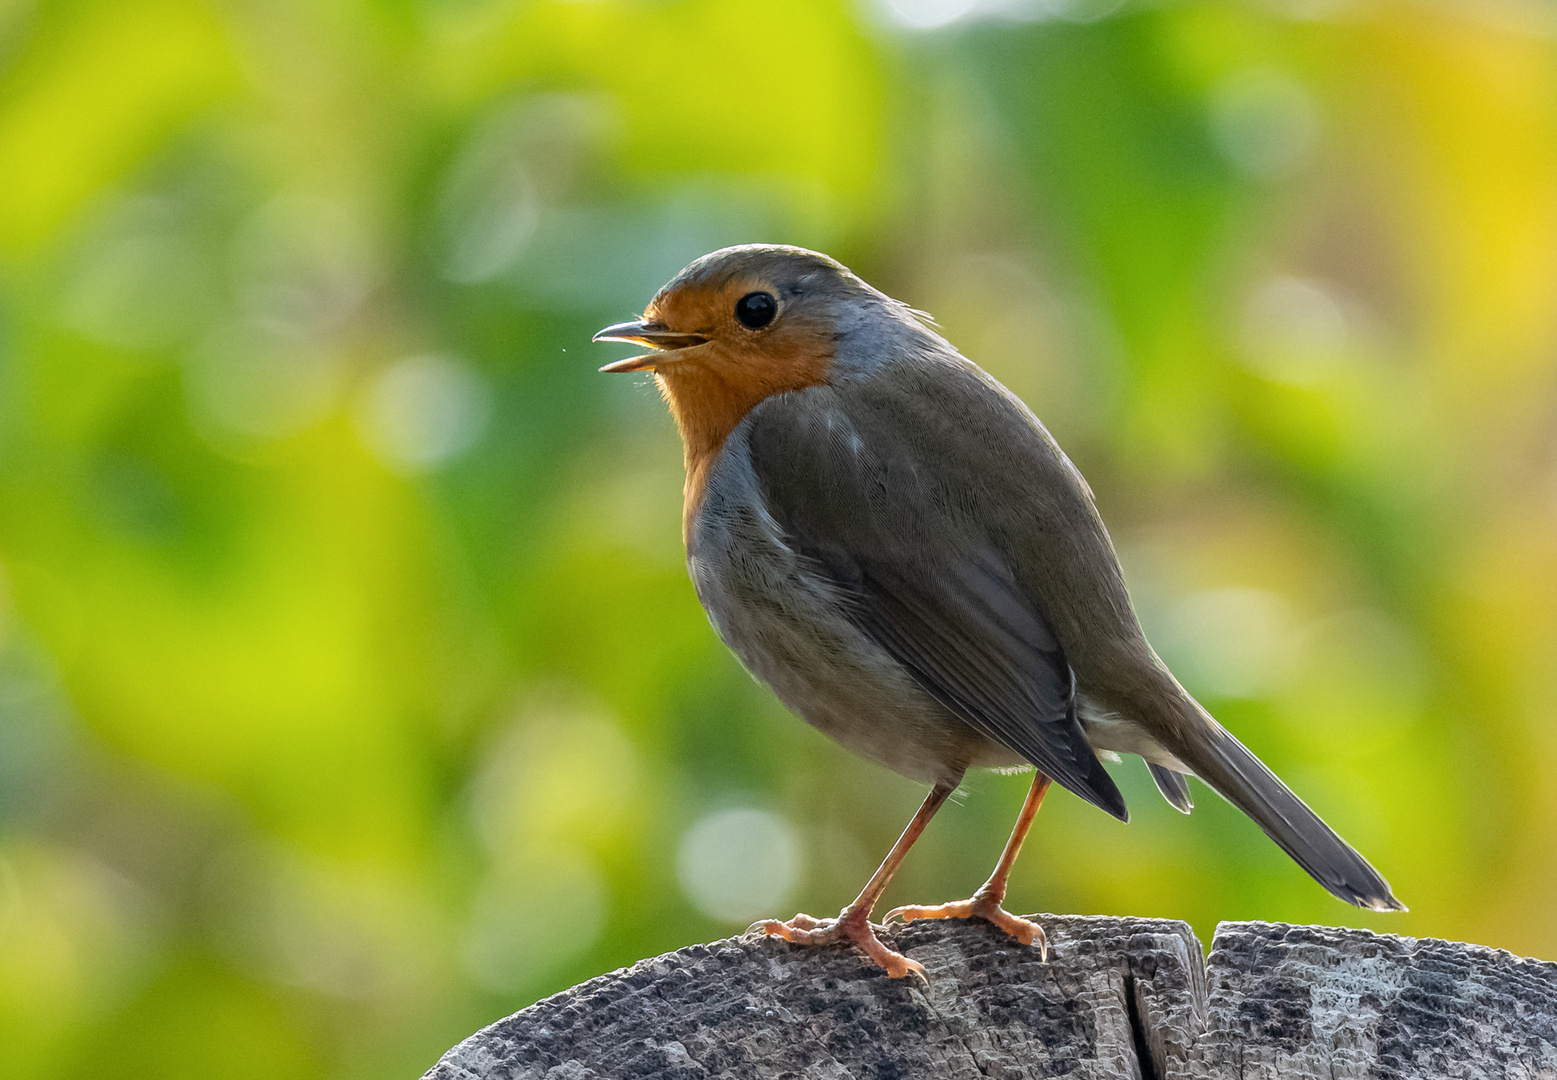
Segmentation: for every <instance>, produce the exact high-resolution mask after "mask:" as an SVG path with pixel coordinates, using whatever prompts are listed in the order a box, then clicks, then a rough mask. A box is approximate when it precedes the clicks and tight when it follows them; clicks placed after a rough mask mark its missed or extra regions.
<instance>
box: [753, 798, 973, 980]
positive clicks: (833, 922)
mask: <svg viewBox="0 0 1557 1080" xmlns="http://www.w3.org/2000/svg"><path fill="white" fill-rule="evenodd" d="M952 790H953V787H951V786H947V785H945V784H937V785H936V786H935V787H933V788H931V789H930V794H929V795H927V796H925V800H924V803H923V805H921V806H920V807H919V812H918V813H916V814H915V815H914V819H913V820H912V821H910V822H909V823H908V828H906V829H904V830H903V835H902V836H900V837H898V838H897V843H895V844H893V845H892V850H891V851H889V852H887V857H886V858H885V859H884V860H882V863H881V865H880V866H879V867H877V868H876V872H875V873H874V874H872V875H871V879H870V880H869V881H868V882H866V883H865V888H864V889H862V890H861V891H860V895H859V896H857V897H855V898H854V903H852V904H850V905H849V906H848V907H846V908H844V909H843V910H842V911H840V912H839V913H838V917H837V918H836V919H813V918H812V917H811V916H809V915H796V916H795V917H794V918H793V919H790V920H789V921H788V922H779V921H778V920H777V919H767V920H764V921H763V922H758V923H753V924H752V925H751V927H750V930H761V931H762V932H763V933H764V934H773V935H774V936H776V937H781V938H783V939H784V940H785V941H790V942H794V943H795V944H796V945H831V944H834V943H835V942H839V941H852V942H854V943H855V944H856V945H858V946H859V947H860V948H861V949H863V950H864V952H865V955H866V956H868V957H870V958H871V959H872V960H874V961H875V962H876V963H877V964H879V965H881V966H882V967H883V968H885V969H886V972H887V974H888V975H890V976H892V977H893V978H894V979H901V978H902V977H903V976H904V975H917V976H919V978H920V979H923V978H924V967H923V966H922V965H921V964H920V963H919V962H918V961H916V960H910V959H909V958H908V957H906V956H904V955H903V954H902V953H899V952H893V951H892V950H891V949H889V948H887V947H886V946H885V945H883V944H882V943H881V939H880V938H878V937H876V931H875V930H874V929H872V927H871V925H870V913H871V912H872V911H874V910H875V909H876V902H877V901H878V900H880V899H881V894H882V893H883V892H885V891H886V888H887V882H889V881H891V880H892V875H893V874H895V873H897V868H898V867H899V866H900V865H902V862H903V856H905V855H907V854H908V849H909V848H911V847H913V846H914V841H915V840H917V839H919V834H920V833H922V832H924V827H925V826H926V825H928V824H930V819H931V818H932V817H934V816H935V812H936V811H937V810H939V809H940V808H941V804H942V803H944V802H945V801H946V797H947V796H948V795H950V794H951V793H952ZM750 930H748V933H749V932H750Z"/></svg>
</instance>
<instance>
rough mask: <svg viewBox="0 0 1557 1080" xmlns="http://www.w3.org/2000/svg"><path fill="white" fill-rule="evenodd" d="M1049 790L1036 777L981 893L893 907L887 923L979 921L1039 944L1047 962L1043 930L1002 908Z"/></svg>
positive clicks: (1045, 782)
mask: <svg viewBox="0 0 1557 1080" xmlns="http://www.w3.org/2000/svg"><path fill="white" fill-rule="evenodd" d="M1048 790H1049V778H1048V777H1047V776H1045V775H1044V774H1043V773H1036V774H1034V776H1033V786H1032V788H1030V789H1029V790H1028V792H1027V801H1026V802H1025V803H1023V804H1022V813H1021V814H1020V815H1019V816H1018V817H1017V819H1016V825H1015V826H1014V827H1013V828H1012V829H1011V839H1009V840H1007V841H1006V849H1005V850H1004V851H1002V852H1001V853H1000V861H999V862H998V863H996V864H995V872H994V873H992V874H990V875H989V880H988V881H986V882H984V884H982V885H980V886H979V889H978V892H976V893H974V894H973V896H972V897H971V898H970V899H967V900H958V901H955V902H953V903H950V904H938V905H936V906H935V907H918V906H913V905H910V906H908V907H900V908H893V909H892V910H891V911H889V912H887V917H886V919H885V920H883V921H885V922H891V921H892V920H893V919H902V920H903V921H904V922H905V923H909V922H913V921H914V920H915V919H969V918H979V919H983V920H985V921H986V922H992V923H994V924H995V925H996V926H998V927H1000V929H1002V930H1004V931H1005V932H1006V933H1008V934H1010V935H1011V936H1012V937H1014V938H1016V940H1018V941H1020V942H1021V943H1022V944H1023V945H1032V944H1037V946H1038V947H1039V948H1040V949H1041V950H1043V952H1042V955H1043V958H1044V959H1045V960H1047V959H1048V958H1049V943H1048V941H1047V939H1045V937H1044V935H1043V927H1041V926H1039V925H1038V924H1037V923H1035V922H1032V921H1030V920H1028V919H1023V918H1020V917H1018V916H1016V915H1012V914H1011V913H1010V912H1008V911H1007V910H1006V909H1005V908H1003V907H1001V906H1000V905H1001V903H1002V902H1003V901H1004V900H1005V898H1006V880H1007V879H1008V878H1009V877H1010V876H1011V866H1012V864H1014V863H1015V862H1016V855H1017V852H1019V851H1021V850H1022V841H1023V840H1024V839H1026V837H1027V830H1028V829H1029V828H1031V827H1032V824H1033V818H1035V817H1037V816H1038V807H1040V806H1042V805H1043V795H1044V792H1046V791H1048Z"/></svg>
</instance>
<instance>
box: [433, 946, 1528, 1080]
mask: <svg viewBox="0 0 1557 1080" xmlns="http://www.w3.org/2000/svg"><path fill="white" fill-rule="evenodd" d="M1033 918H1036V919H1037V920H1038V921H1039V922H1041V923H1042V924H1043V926H1044V927H1045V929H1046V930H1047V931H1048V934H1049V945H1050V950H1049V959H1048V962H1047V963H1045V962H1043V961H1041V960H1040V959H1039V954H1038V950H1036V949H1032V948H1027V947H1024V946H1021V945H1018V944H1017V943H1015V942H1014V941H1012V940H1011V939H1010V938H1007V937H1006V936H1005V935H1004V934H1002V933H1000V932H999V931H997V930H995V929H993V928H992V927H990V926H987V925H985V924H982V923H977V922H974V923H967V922H960V921H944V922H921V923H915V924H913V925H911V926H907V927H901V928H895V929H894V930H893V931H892V933H891V935H890V940H891V941H892V943H893V944H894V946H895V947H896V948H898V949H900V950H902V951H903V952H905V953H907V954H908V955H909V956H911V957H913V958H914V959H916V960H918V961H919V962H920V963H921V964H923V965H924V966H925V970H926V972H927V974H928V976H929V986H928V988H925V987H923V986H921V985H920V984H919V983H917V982H915V981H913V980H910V979H901V980H894V979H890V978H888V977H887V976H886V975H885V973H883V972H881V971H880V970H879V969H877V968H875V967H874V966H872V965H870V964H869V963H867V962H866V961H865V960H864V959H863V958H862V957H861V956H860V955H859V954H858V953H857V952H855V951H854V950H852V949H846V948H841V947H840V948H800V947H795V946H791V945H788V944H786V943H784V942H782V941H779V940H776V939H773V938H766V937H758V936H756V935H751V936H746V937H739V938H730V939H727V940H724V941H719V942H714V943H712V944H708V945H694V946H691V947H689V948H685V949H681V950H678V951H677V952H673V953H667V954H665V955H664V956H658V957H655V958H653V959H650V960H644V961H641V962H639V963H637V964H635V965H633V966H632V967H630V968H625V969H622V970H620V971H615V972H612V973H610V974H608V975H603V976H601V977H599V978H596V979H591V980H590V981H588V982H585V983H581V984H580V985H578V986H576V987H574V988H573V989H571V990H566V991H564V992H562V993H560V994H557V995H555V996H553V997H550V998H547V999H546V1000H544V1001H540V1002H537V1003H536V1004H534V1005H532V1006H530V1007H529V1008H527V1009H523V1010H521V1011H519V1012H517V1013H515V1014H514V1015H513V1016H510V1017H508V1018H507V1019H505V1020H500V1021H498V1022H497V1023H495V1024H493V1025H491V1026H490V1027H487V1028H484V1029H483V1030H481V1031H479V1032H477V1033H476V1034H475V1035H473V1036H471V1037H470V1038H469V1039H466V1040H465V1041H464V1042H462V1043H460V1044H459V1045H458V1046H456V1047H455V1048H454V1049H452V1050H450V1051H449V1052H448V1053H447V1054H445V1055H444V1057H443V1059H442V1060H441V1061H439V1062H438V1064H437V1065H435V1066H434V1067H433V1068H432V1070H430V1071H429V1072H428V1073H427V1075H426V1077H425V1078H424V1080H478V1078H479V1080H589V1078H593V1077H601V1078H607V1077H609V1078H612V1080H632V1078H636V1077H666V1078H673V1080H694V1078H697V1080H701V1078H706V1077H742V1078H749V1080H767V1078H780V1077H784V1078H788V1077H807V1078H818V1080H823V1078H825V1080H843V1078H860V1080H865V1078H871V1080H877V1078H879V1080H888V1078H897V1077H904V1078H906V1077H951V1078H959V1080H961V1078H967V1080H981V1078H991V1077H999V1078H1002V1080H1025V1078H1028V1077H1051V1076H1065V1077H1069V1078H1071V1080H1090V1078H1093V1077H1097V1078H1103V1077H1108V1078H1117V1077H1137V1078H1140V1080H1176V1078H1180V1077H1185V1078H1188V1077H1197V1078H1198V1077H1240V1078H1245V1080H1255V1078H1267V1077H1268V1078H1276V1077H1283V1078H1288V1077H1315V1078H1324V1080H1345V1078H1352V1077H1356V1078H1362V1077H1383V1078H1394V1077H1456V1078H1457V1077H1466V1078H1469V1077H1493V1076H1509V1077H1529V1078H1531V1080H1534V1078H1537V1077H1545V1078H1548V1080H1550V1078H1553V1077H1557V964H1550V963H1546V962H1544V961H1539V960H1526V959H1521V958H1519V957H1516V956H1513V955H1512V954H1510V953H1507V952H1504V951H1502V950H1494V949H1487V948H1483V947H1481V946H1476V945H1462V944H1458V943H1454V942H1446V941H1437V940H1434V939H1426V938H1423V939H1416V938H1403V937H1396V936H1393V935H1379V934H1373V933H1370V932H1368V931H1365V930H1344V929H1337V928H1332V927H1322V926H1288V925H1285V924H1273V923H1224V924H1222V926H1220V927H1219V928H1218V930H1217V933H1216V936H1215V938H1214V939H1213V941H1212V947H1211V953H1210V955H1209V957H1205V958H1204V959H1203V957H1202V951H1201V945H1200V942H1199V941H1198V940H1197V939H1196V938H1195V936H1194V934H1193V933H1192V932H1191V930H1190V928H1189V926H1188V925H1187V924H1185V923H1181V922H1175V921H1171V920H1166V919H1135V918H1110V917H1103V916H1074V915H1071V916H1063V915H1039V916H1033Z"/></svg>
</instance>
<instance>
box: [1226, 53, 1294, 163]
mask: <svg viewBox="0 0 1557 1080" xmlns="http://www.w3.org/2000/svg"><path fill="white" fill-rule="evenodd" d="M1211 133H1212V136H1213V137H1214V139H1215V141H1216V145H1217V147H1218V149H1220V150H1221V151H1222V153H1223V154H1224V155H1225V156H1226V157H1227V160H1228V161H1230V162H1232V164H1233V165H1234V167H1236V168H1237V169H1238V170H1239V171H1240V172H1244V173H1247V174H1249V175H1250V176H1256V177H1277V176H1283V175H1285V174H1287V173H1289V172H1291V171H1292V170H1293V169H1295V168H1297V167H1298V166H1299V165H1301V164H1302V163H1303V162H1304V160H1305V159H1306V158H1307V157H1308V155H1309V153H1310V152H1311V151H1312V150H1313V148H1314V143H1315V142H1316V140H1317V139H1318V137H1319V107H1318V105H1317V104H1316V103H1315V102H1314V98H1313V95H1312V94H1310V93H1309V92H1308V90H1307V89H1305V88H1304V87H1303V85H1302V84H1301V83H1299V82H1297V81H1296V80H1295V79H1293V78H1291V77H1290V76H1288V75H1284V74H1282V73H1281V72H1278V71H1271V70H1268V69H1265V68H1254V69H1250V70H1247V71H1242V72H1239V73H1238V74H1236V75H1233V76H1232V77H1230V78H1228V79H1227V80H1226V81H1224V82H1223V83H1222V84H1221V85H1220V86H1219V87H1218V88H1217V90H1216V93H1215V95H1214V97H1213V99H1212V102H1211Z"/></svg>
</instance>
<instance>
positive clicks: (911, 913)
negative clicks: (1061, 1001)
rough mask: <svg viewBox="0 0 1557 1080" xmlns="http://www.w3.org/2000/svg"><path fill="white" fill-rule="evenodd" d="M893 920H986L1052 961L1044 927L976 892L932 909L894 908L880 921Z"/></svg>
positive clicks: (909, 906)
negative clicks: (969, 896) (1034, 948)
mask: <svg viewBox="0 0 1557 1080" xmlns="http://www.w3.org/2000/svg"><path fill="white" fill-rule="evenodd" d="M893 919H901V920H902V921H903V922H905V923H911V922H913V921H914V920H915V919H983V920H984V921H985V922H987V923H993V924H994V925H996V926H998V927H999V928H1000V929H1002V930H1004V931H1005V932H1006V933H1008V934H1010V935H1011V936H1012V937H1014V938H1016V940H1018V941H1020V942H1021V943H1022V944H1023V945H1037V946H1038V949H1039V955H1040V957H1041V958H1042V959H1043V960H1045V961H1047V960H1048V959H1049V939H1048V938H1047V937H1046V936H1045V935H1044V932H1043V927H1041V926H1039V925H1038V924H1037V923H1035V922H1033V921H1032V920H1031V919H1024V918H1022V917H1021V916H1020V915H1013V914H1011V913H1010V912H1009V911H1007V910H1006V909H1005V908H1003V907H1001V906H1000V901H999V900H996V899H995V898H994V897H992V896H986V895H980V894H979V893H974V894H973V896H972V898H971V899H968V900H954V901H952V902H951V903H949V904H936V905H935V906H933V907H921V906H919V905H917V904H909V905H907V906H905V907H897V908H893V909H892V910H891V911H889V912H887V914H886V917H885V918H884V919H882V920H881V921H882V922H883V923H884V924H885V923H890V922H891V921H892V920H893Z"/></svg>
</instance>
